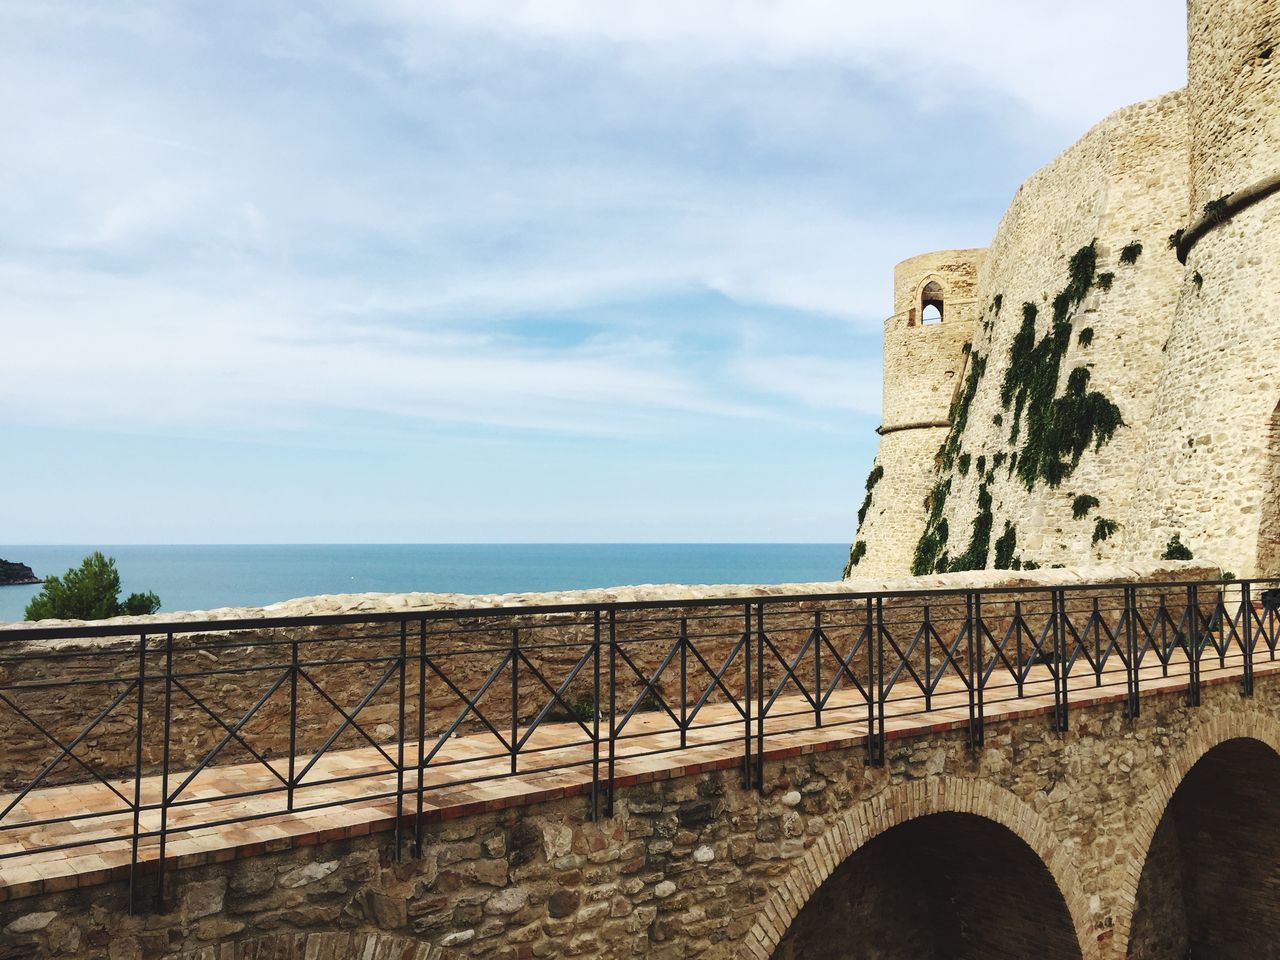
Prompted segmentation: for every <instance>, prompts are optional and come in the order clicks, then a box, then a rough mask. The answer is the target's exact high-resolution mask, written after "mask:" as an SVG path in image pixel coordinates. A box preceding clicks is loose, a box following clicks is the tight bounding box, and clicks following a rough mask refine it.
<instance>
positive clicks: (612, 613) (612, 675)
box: [604, 607, 618, 817]
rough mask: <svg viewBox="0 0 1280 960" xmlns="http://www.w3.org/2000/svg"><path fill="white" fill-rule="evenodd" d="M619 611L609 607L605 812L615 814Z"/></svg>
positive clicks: (607, 815)
mask: <svg viewBox="0 0 1280 960" xmlns="http://www.w3.org/2000/svg"><path fill="white" fill-rule="evenodd" d="M617 715H618V611H617V610H616V609H614V608H613V607H610V608H609V789H608V791H607V792H606V794H605V808H604V813H605V816H606V817H612V816H613V775H614V764H615V763H616V760H617V753H618V728H617Z"/></svg>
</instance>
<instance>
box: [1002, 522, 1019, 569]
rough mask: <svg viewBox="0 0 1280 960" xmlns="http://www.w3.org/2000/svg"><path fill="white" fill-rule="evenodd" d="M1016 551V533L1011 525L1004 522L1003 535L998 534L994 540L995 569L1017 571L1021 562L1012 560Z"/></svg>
mask: <svg viewBox="0 0 1280 960" xmlns="http://www.w3.org/2000/svg"><path fill="white" fill-rule="evenodd" d="M1017 549H1018V531H1017V530H1015V529H1014V526H1013V524H1011V523H1010V522H1009V521H1008V520H1006V521H1005V522H1004V533H1002V534H1000V537H999V539H997V540H996V556H995V568H996V569H997V570H1010V569H1014V570H1016V569H1018V568H1020V567H1021V566H1022V563H1021V561H1019V560H1016V559H1014V556H1013V555H1014V552H1015V551H1017Z"/></svg>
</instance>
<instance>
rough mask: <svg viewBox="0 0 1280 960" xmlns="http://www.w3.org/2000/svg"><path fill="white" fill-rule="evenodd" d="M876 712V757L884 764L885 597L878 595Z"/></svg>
mask: <svg viewBox="0 0 1280 960" xmlns="http://www.w3.org/2000/svg"><path fill="white" fill-rule="evenodd" d="M875 632H876V702H877V704H878V706H877V708H876V713H877V714H878V715H879V719H878V722H877V729H876V757H877V759H878V760H879V763H880V764H881V765H883V764H884V754H885V750H884V740H885V737H884V714H885V703H886V701H887V699H888V693H887V692H886V690H885V683H884V597H880V596H877V597H876V625H875Z"/></svg>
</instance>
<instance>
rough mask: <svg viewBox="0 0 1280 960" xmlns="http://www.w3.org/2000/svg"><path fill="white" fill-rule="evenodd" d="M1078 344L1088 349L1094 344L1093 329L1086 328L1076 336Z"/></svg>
mask: <svg viewBox="0 0 1280 960" xmlns="http://www.w3.org/2000/svg"><path fill="white" fill-rule="evenodd" d="M1076 343H1078V344H1080V346H1082V347H1087V346H1089V344H1091V343H1093V327H1085V328H1083V329H1082V330H1081V331H1080V332H1079V333H1077V334H1076Z"/></svg>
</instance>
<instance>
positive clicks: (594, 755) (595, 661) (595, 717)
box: [588, 609, 600, 821]
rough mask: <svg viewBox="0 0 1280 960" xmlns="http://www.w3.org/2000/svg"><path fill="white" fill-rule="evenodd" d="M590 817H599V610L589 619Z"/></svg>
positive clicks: (592, 818) (593, 818)
mask: <svg viewBox="0 0 1280 960" xmlns="http://www.w3.org/2000/svg"><path fill="white" fill-rule="evenodd" d="M591 708H592V709H591V815H590V817H589V818H588V819H590V820H593V821H594V820H595V819H596V818H597V817H599V816H600V610H599V609H596V610H594V611H592V618H591Z"/></svg>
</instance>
